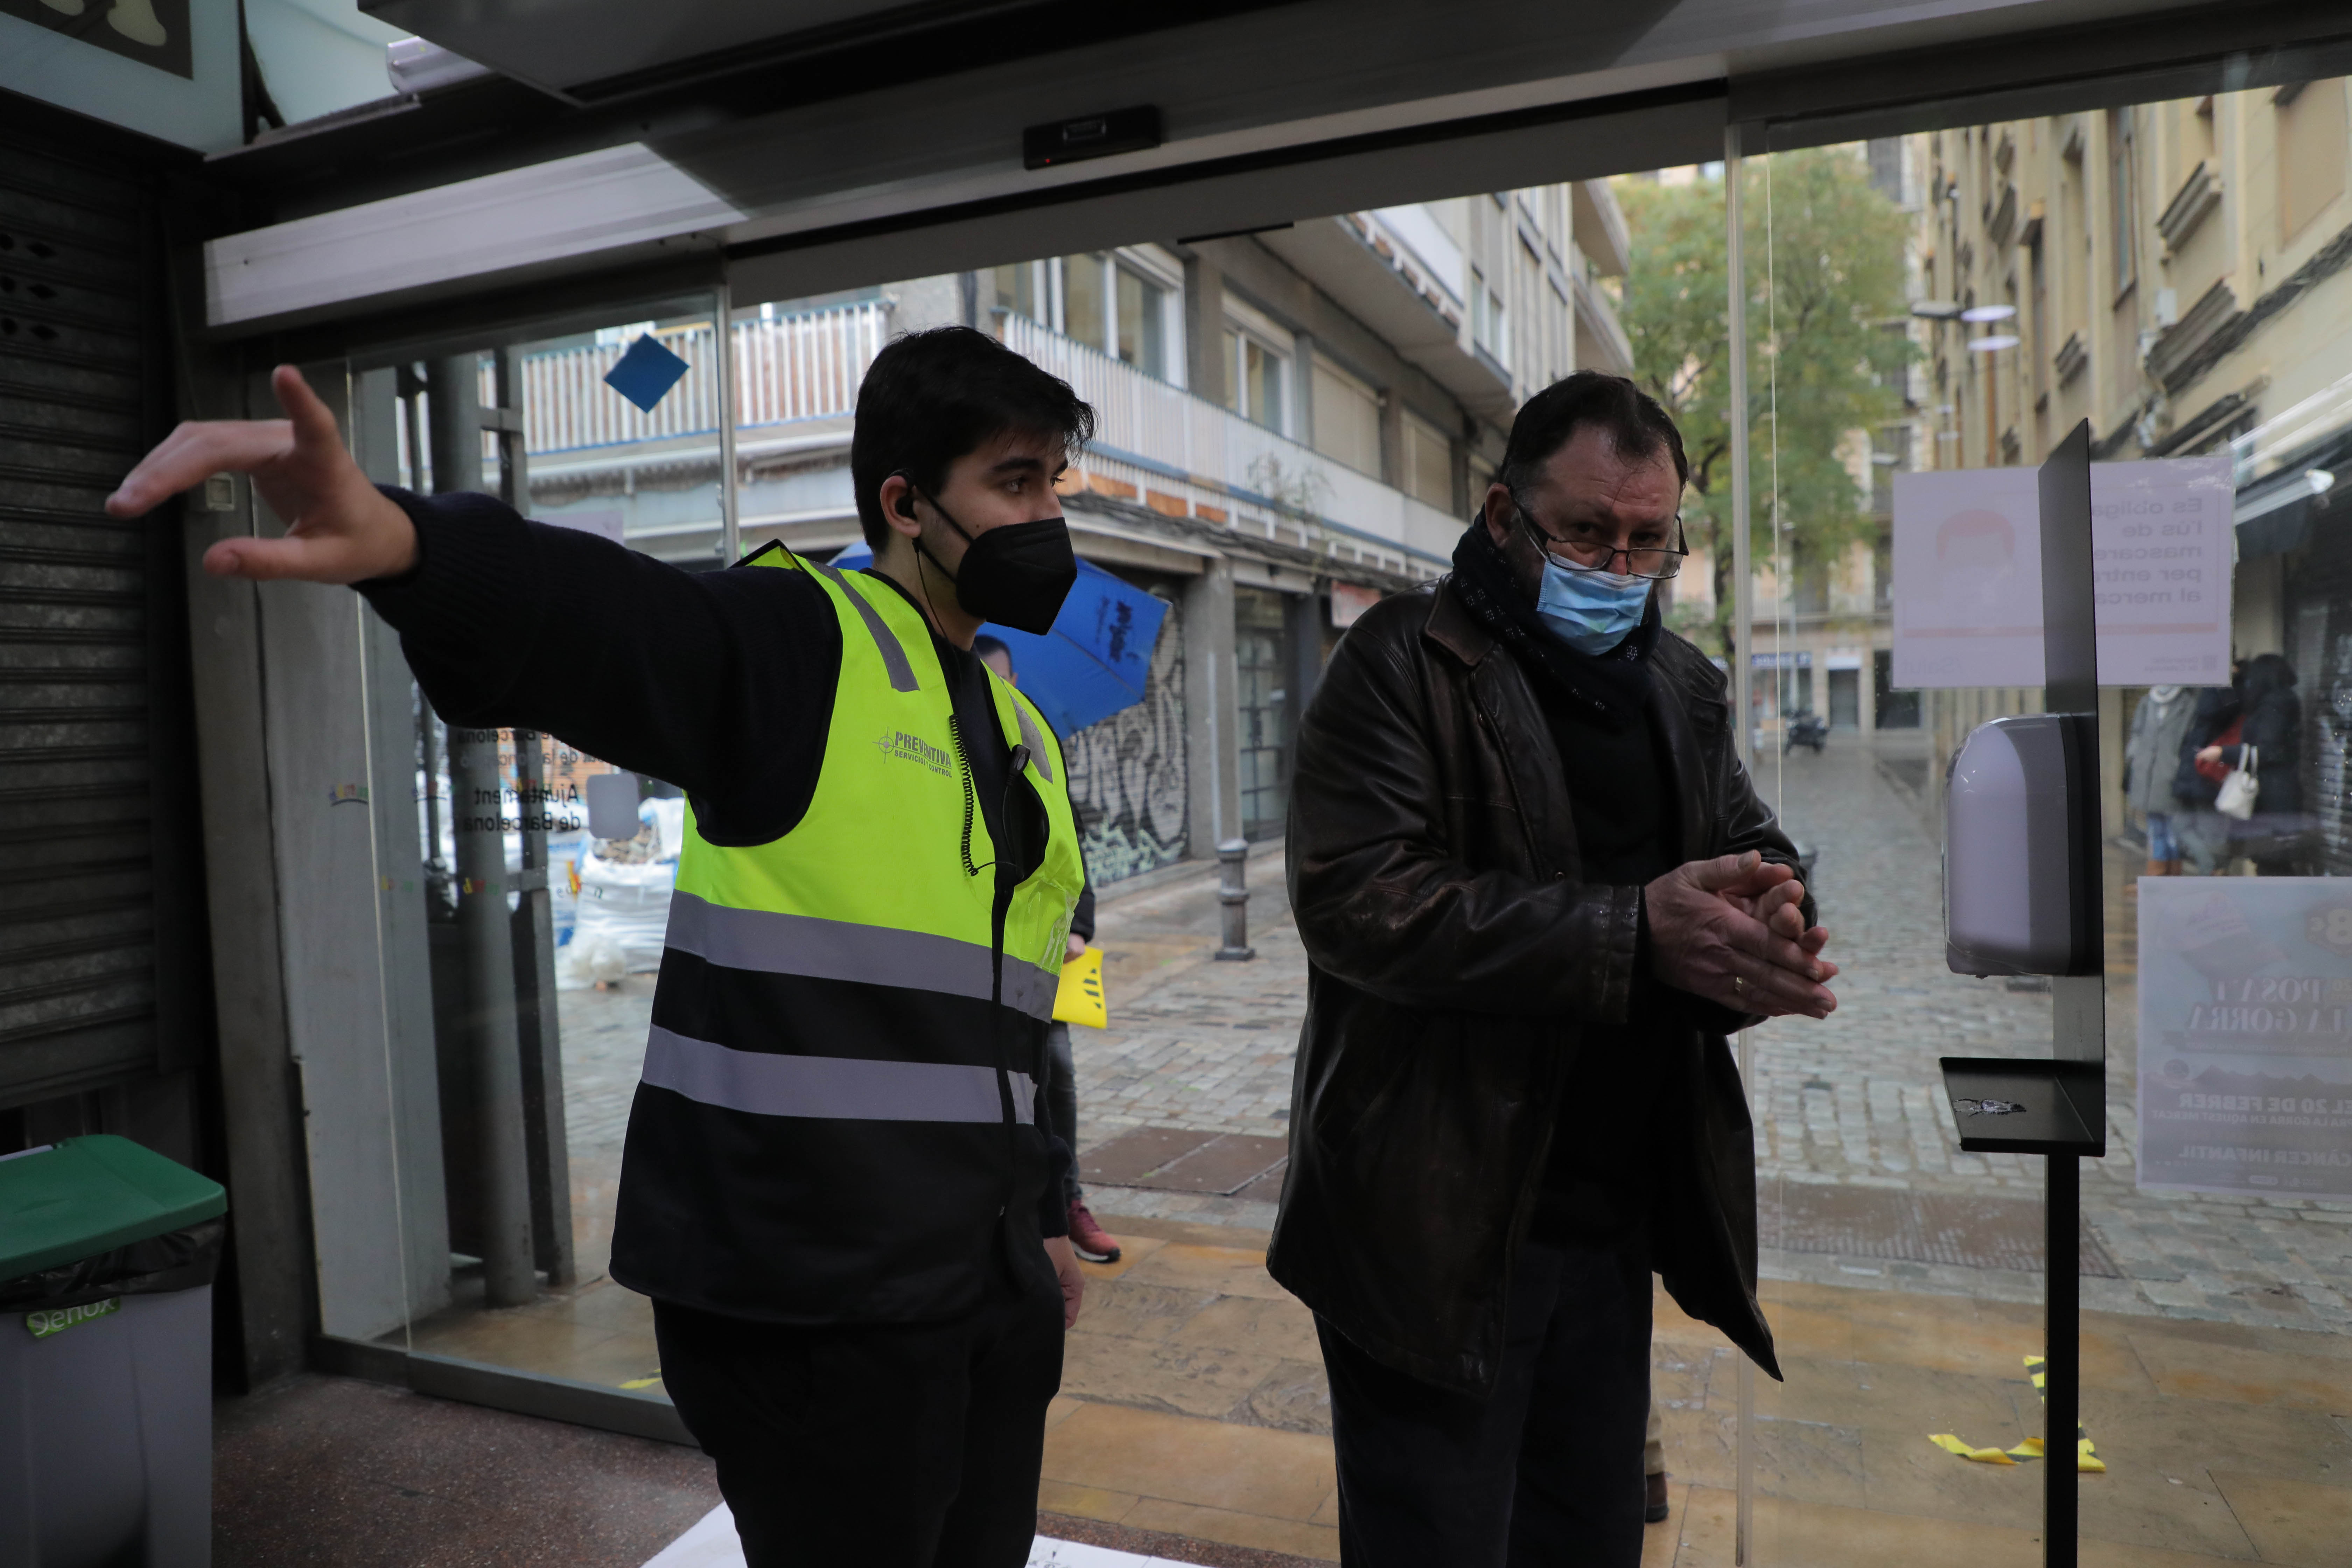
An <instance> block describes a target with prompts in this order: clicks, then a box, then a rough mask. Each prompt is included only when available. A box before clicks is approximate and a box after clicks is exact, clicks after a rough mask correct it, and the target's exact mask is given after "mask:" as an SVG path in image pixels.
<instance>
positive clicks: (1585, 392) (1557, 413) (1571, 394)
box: [1480, 370, 1690, 506]
mask: <svg viewBox="0 0 2352 1568" xmlns="http://www.w3.org/2000/svg"><path fill="white" fill-rule="evenodd" d="M1586 425H1597V426H1600V427H1601V429H1602V430H1603V431H1605V432H1607V433H1608V436H1609V443H1610V445H1611V446H1612V447H1614V448H1615V449H1616V452H1617V455H1618V456H1619V457H1621V458H1637V459H1638V458H1654V457H1655V456H1657V454H1658V451H1659V449H1660V448H1661V447H1663V448H1664V449H1665V450H1666V451H1668V452H1670V453H1672V454H1673V455H1674V459H1675V478H1676V479H1680V480H1681V481H1683V482H1684V483H1685V484H1687V483H1689V482H1690V459H1689V458H1685V456H1683V433H1682V432H1681V431H1679V430H1677V429H1675V422H1674V420H1673V419H1671V418H1669V417H1668V416H1667V414H1666V411H1665V410H1664V408H1662V407H1660V406H1659V405H1658V400H1657V399H1656V398H1654V397H1652V396H1651V395H1649V394H1648V393H1646V392H1643V390H1642V389H1641V388H1640V387H1638V386H1636V385H1634V384H1633V383H1632V382H1630V381H1628V380H1626V379H1625V378H1624V377H1623V376H1622V375H1604V374H1601V372H1600V371H1597V370H1580V371H1578V372H1577V373H1576V374H1574V375H1571V376H1568V377H1565V378H1564V379H1562V380H1559V381H1555V382H1553V383H1552V384H1550V385H1549V386H1547V387H1545V388H1544V389H1543V390H1542V391H1541V392H1538V393H1537V394H1536V395H1534V396H1533V397H1530V398H1528V400H1527V402H1525V403H1523V404H1521V405H1519V416H1518V417H1517V418H1516V419H1514V420H1512V421H1511V438H1510V441H1509V443H1508V444H1507V446H1506V447H1504V449H1503V466H1502V467H1501V468H1499V469H1497V470H1496V474H1495V478H1496V479H1497V480H1499V481H1500V482H1501V483H1502V485H1503V488H1504V489H1507V490H1509V491H1510V492H1511V493H1512V494H1513V495H1515V496H1516V495H1517V494H1518V493H1519V489H1520V487H1521V486H1522V485H1525V484H1527V483H1528V482H1529V481H1531V480H1533V479H1535V477H1536V470H1537V469H1538V468H1541V467H1542V466H1543V465H1544V464H1545V463H1546V462H1548V461H1549V459H1550V458H1551V457H1552V455H1553V454H1555V453H1556V452H1558V451H1559V449H1560V448H1561V447H1565V446H1567V445H1568V442H1569V438H1570V437H1572V436H1574V435H1575V434H1576V432H1577V429H1578V428H1579V427H1580V426H1586ZM1484 504H1485V498H1483V497H1481V498H1480V505H1482V506H1483V505H1484Z"/></svg>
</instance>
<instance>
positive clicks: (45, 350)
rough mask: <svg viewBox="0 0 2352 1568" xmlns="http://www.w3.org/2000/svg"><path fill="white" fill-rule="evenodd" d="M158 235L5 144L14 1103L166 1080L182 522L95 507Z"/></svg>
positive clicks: (0, 583) (72, 161) (2, 522)
mask: <svg viewBox="0 0 2352 1568" xmlns="http://www.w3.org/2000/svg"><path fill="white" fill-rule="evenodd" d="M150 221H151V218H150V206H149V203H148V200H147V197H146V195H145V190H144V186H143V183H142V178H141V175H140V174H139V171H138V170H137V169H136V168H135V167H132V166H129V165H126V164H110V163H108V162H107V161H106V160H105V159H103V158H96V159H93V158H88V157H78V156H74V155H72V153H70V152H69V151H67V150H62V149H59V148H57V147H53V146H47V145H43V144H41V143H39V142H30V141H28V140H26V139H24V138H20V137H17V136H15V135H11V134H0V1107H5V1106H11V1105H21V1104H25V1103H27V1102H30V1101H36V1100H48V1099H54V1098H56V1097H58V1096H60V1095H64V1094H68V1093H71V1092H74V1091H76V1090H80V1089H89V1088H93V1087H96V1086H98V1085H100V1084H104V1083H107V1082H110V1081H113V1080H118V1079H124V1078H128V1077H131V1076H135V1075H139V1074H142V1073H146V1072H152V1071H153V1070H154V1069H155V1068H157V1067H158V1066H159V1065H161V1064H159V1045H160V1044H161V1042H162V1040H163V1036H164V1035H165V1034H168V1033H170V1032H171V1031H169V1030H162V1031H159V1027H158V964H159V955H158V947H157V940H156V937H157V927H158V923H159V922H158V918H157V916H158V911H157V898H158V895H159V879H158V876H157V867H158V850H157V824H158V822H159V821H160V820H168V819H171V818H173V816H174V814H173V813H172V812H171V811H169V810H168V809H167V810H165V811H164V812H163V813H161V814H159V812H158V805H159V795H163V794H165V793H168V791H169V790H173V789H176V790H186V789H189V788H191V787H192V785H191V784H189V783H187V782H186V777H185V773H184V771H182V773H181V778H180V780H179V781H178V782H176V783H173V784H168V785H167V784H166V782H165V781H164V780H163V778H162V777H161V773H160V771H159V769H158V766H157V763H158V758H157V756H156V754H155V752H156V744H157V725H156V722H155V709H156V706H157V700H156V696H155V690H154V688H155V680H156V677H157V675H158V665H159V659H158V646H159V641H160V638H161V635H162V634H163V631H164V630H165V628H166V627H167V626H170V627H173V629H176V627H175V626H173V615H172V613H171V611H170V609H169V607H168V606H164V607H163V613H162V614H161V615H159V614H158V604H157V599H158V595H159V591H160V589H161V588H162V587H163V584H160V583H159V581H158V579H159V577H165V578H168V577H169V575H170V574H169V572H168V570H166V571H163V572H159V570H158V568H159V563H164V564H167V563H168V560H169V557H168V555H167V554H165V553H163V552H164V551H167V550H169V549H170V548H173V547H172V546H171V545H170V543H169V535H168V533H164V532H162V531H170V530H172V529H173V524H172V523H171V522H169V521H160V522H144V523H126V522H118V521H114V520H112V519H110V518H109V517H107V516H106V514H105V512H104V510H102V503H103V502H104V500H105V498H106V496H107V494H108V492H109V491H110V490H111V489H113V487H114V485H115V483H116V482H117V481H118V480H119V479H121V475H122V473H123V471H124V470H125V469H126V468H128V467H129V466H130V465H131V463H132V462H133V461H135V460H136V458H137V456H138V453H139V450H140V448H141V447H142V445H143V439H142V438H143V437H147V436H148V435H149V434H150V432H151V431H152V426H153V420H152V417H151V414H150V410H151V407H152V392H151V386H152V377H151V374H150V373H151V368H152V367H151V351H152V343H153V337H154V333H153V328H152V303H151V302H152V299H153V298H154V296H155V293H156V290H155V288H154V268H155V266H156V262H155V260H154V256H155V252H154V247H153V246H152V241H151V239H150V237H149V232H148V225H149V223H150ZM181 647H183V648H184V641H183V642H182V644H181ZM183 660H184V655H183V654H181V653H180V652H179V651H178V650H175V649H172V648H170V647H168V646H166V647H163V657H162V658H161V660H160V663H161V665H162V666H163V668H164V669H165V670H167V671H171V672H174V673H176V672H178V671H179V669H180V668H181V665H182V663H183ZM166 685H167V686H168V682H167V683H166ZM166 858H169V856H168V854H167V856H166ZM165 880H169V878H166V879H165ZM183 940H184V939H183ZM167 966H168V963H167ZM161 1054H162V1055H164V1056H169V1055H170V1054H171V1053H170V1052H169V1051H168V1050H166V1051H163V1052H162V1053H161Z"/></svg>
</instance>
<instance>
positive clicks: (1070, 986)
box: [1054, 947, 1110, 1029]
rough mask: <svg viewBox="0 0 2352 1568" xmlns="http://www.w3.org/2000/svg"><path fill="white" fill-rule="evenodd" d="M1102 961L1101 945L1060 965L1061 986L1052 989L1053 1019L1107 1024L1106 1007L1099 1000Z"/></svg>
mask: <svg viewBox="0 0 2352 1568" xmlns="http://www.w3.org/2000/svg"><path fill="white" fill-rule="evenodd" d="M1102 961H1103V955H1102V949H1101V948H1098V947H1090V948H1088V949H1087V950H1086V952H1082V953H1080V954H1078V956H1077V957H1076V958H1074V959H1072V960H1070V961H1069V962H1068V963H1065V964H1064V965H1062V986H1061V989H1060V990H1058V991H1056V992H1055V993H1054V1021H1055V1023H1058V1024H1084V1025H1085V1026H1087V1027H1088V1028H1090V1029H1108V1028H1109V1027H1110V1009H1109V1008H1108V1006H1106V1005H1104V1003H1103V976H1102Z"/></svg>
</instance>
